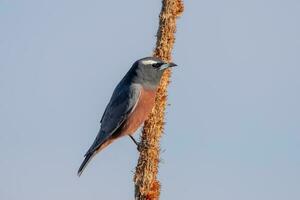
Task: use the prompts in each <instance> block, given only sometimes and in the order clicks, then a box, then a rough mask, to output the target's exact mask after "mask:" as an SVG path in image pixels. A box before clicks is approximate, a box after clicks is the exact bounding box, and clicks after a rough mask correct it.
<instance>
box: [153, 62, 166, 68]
mask: <svg viewBox="0 0 300 200" xmlns="http://www.w3.org/2000/svg"><path fill="white" fill-rule="evenodd" d="M163 64H164V63H155V64H152V67H154V68H159V67H160V66H162V65H163Z"/></svg>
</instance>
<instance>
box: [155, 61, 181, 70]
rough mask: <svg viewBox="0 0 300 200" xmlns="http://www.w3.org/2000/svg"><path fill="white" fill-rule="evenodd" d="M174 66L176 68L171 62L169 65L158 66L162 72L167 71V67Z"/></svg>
mask: <svg viewBox="0 0 300 200" xmlns="http://www.w3.org/2000/svg"><path fill="white" fill-rule="evenodd" d="M175 66H177V65H176V64H175V63H172V62H171V63H165V64H163V65H161V66H160V68H159V70H164V69H167V68H169V67H175Z"/></svg>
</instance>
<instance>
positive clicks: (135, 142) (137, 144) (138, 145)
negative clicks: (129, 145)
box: [129, 135, 140, 151]
mask: <svg viewBox="0 0 300 200" xmlns="http://www.w3.org/2000/svg"><path fill="white" fill-rule="evenodd" d="M129 137H130V138H131V139H132V141H133V142H134V144H136V146H137V150H138V151H140V150H139V149H140V148H139V147H140V144H139V143H138V142H137V141H136V140H135V139H134V137H132V135H129Z"/></svg>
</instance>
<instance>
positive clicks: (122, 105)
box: [88, 83, 141, 153]
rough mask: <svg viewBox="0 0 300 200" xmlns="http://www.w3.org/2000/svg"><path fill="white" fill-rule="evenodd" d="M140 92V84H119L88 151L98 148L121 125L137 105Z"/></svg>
mask: <svg viewBox="0 0 300 200" xmlns="http://www.w3.org/2000/svg"><path fill="white" fill-rule="evenodd" d="M140 93H141V87H140V86H138V85H134V84H131V85H127V84H126V85H122V84H121V83H120V84H119V85H118V86H117V88H116V89H115V91H114V93H113V95H112V97H111V99H110V101H109V103H108V105H107V107H106V109H105V112H104V114H103V116H102V119H101V129H100V131H99V133H98V135H97V137H96V139H95V141H94V143H93V144H92V146H91V147H90V149H89V150H88V153H91V152H93V151H95V150H97V149H98V148H99V146H100V145H101V144H102V143H103V142H105V141H106V139H107V138H109V137H110V136H111V135H113V134H114V132H115V131H116V130H117V129H118V128H119V127H120V126H121V124H122V123H123V122H124V120H125V119H126V118H127V116H128V115H129V114H130V113H131V112H132V110H133V109H134V107H135V106H136V103H137V101H138V98H139V96H140Z"/></svg>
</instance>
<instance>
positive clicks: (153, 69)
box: [133, 57, 177, 88]
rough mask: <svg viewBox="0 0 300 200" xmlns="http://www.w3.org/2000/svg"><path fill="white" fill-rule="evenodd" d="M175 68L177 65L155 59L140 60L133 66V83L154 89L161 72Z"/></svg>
mask: <svg viewBox="0 0 300 200" xmlns="http://www.w3.org/2000/svg"><path fill="white" fill-rule="evenodd" d="M175 66H177V65H176V64H174V63H168V62H165V61H163V60H161V59H158V58H155V57H146V58H142V59H140V60H137V61H136V62H135V63H134V64H133V67H134V71H135V73H136V76H135V81H137V82H139V83H140V84H142V85H143V86H145V87H148V88H156V87H157V86H158V85H159V82H160V79H161V77H162V75H163V72H164V71H165V70H166V69H168V68H170V67H175Z"/></svg>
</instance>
